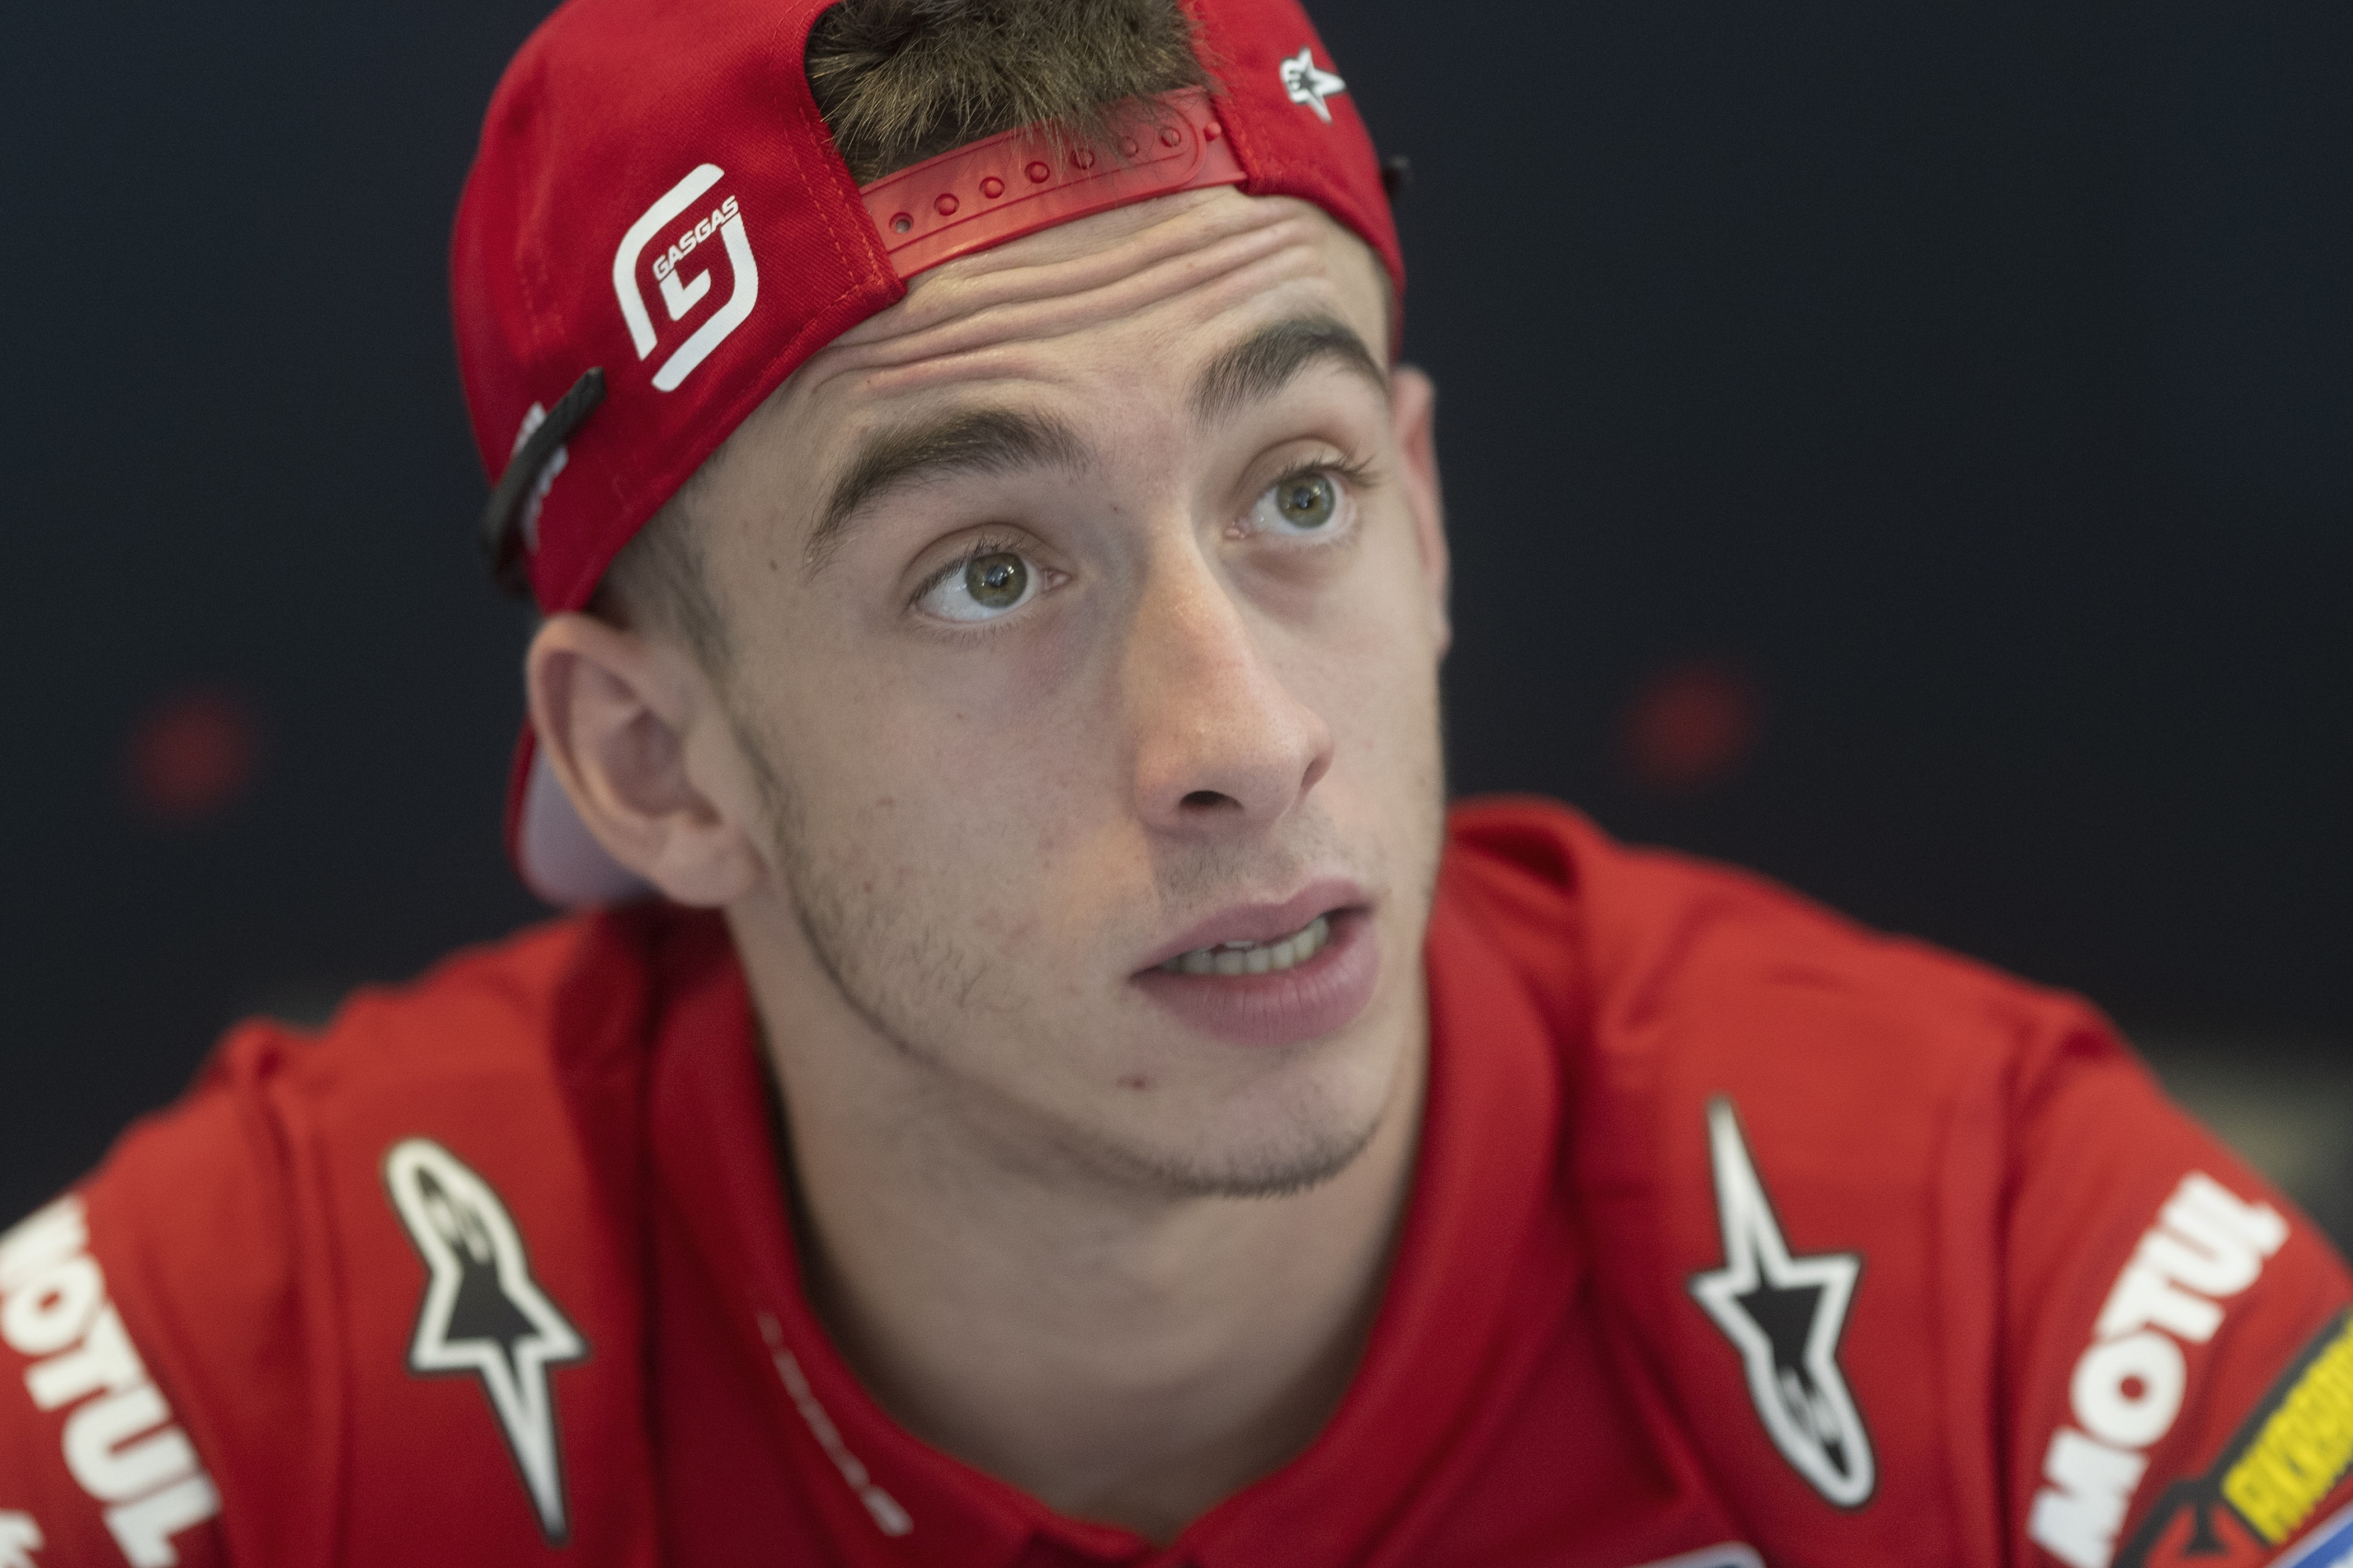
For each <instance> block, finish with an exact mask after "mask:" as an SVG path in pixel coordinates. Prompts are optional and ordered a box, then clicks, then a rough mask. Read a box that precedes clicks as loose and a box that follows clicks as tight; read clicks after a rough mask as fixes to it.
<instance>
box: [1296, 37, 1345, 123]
mask: <svg viewBox="0 0 2353 1568" xmlns="http://www.w3.org/2000/svg"><path fill="white" fill-rule="evenodd" d="M1282 90H1283V91H1285V92H1287V93H1289V94H1290V95H1291V101H1292V102H1293V103H1303V104H1305V105H1307V107H1308V108H1310V109H1312V110H1314V111H1315V118H1316V119H1318V120H1321V121H1322V122H1324V124H1326V125H1329V124H1331V123H1332V111H1331V108H1330V107H1329V106H1328V105H1327V104H1325V103H1324V100H1325V99H1327V98H1329V97H1331V96H1332V95H1333V94H1335V93H1340V92H1345V91H1347V90H1348V84H1347V83H1346V82H1345V81H1342V80H1341V79H1339V78H1338V77H1336V76H1334V75H1333V74H1332V73H1331V72H1330V71H1328V70H1319V69H1316V66H1315V58H1314V50H1313V49H1302V50H1300V51H1299V52H1298V53H1297V54H1295V55H1293V56H1292V57H1291V58H1289V59H1287V60H1285V61H1283V62H1282Z"/></svg>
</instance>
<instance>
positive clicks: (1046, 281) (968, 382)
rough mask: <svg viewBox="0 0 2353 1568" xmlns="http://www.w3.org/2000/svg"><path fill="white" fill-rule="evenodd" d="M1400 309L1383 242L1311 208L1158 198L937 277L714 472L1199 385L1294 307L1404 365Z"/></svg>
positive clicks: (839, 456)
mask: <svg viewBox="0 0 2353 1568" xmlns="http://www.w3.org/2000/svg"><path fill="white" fill-rule="evenodd" d="M1390 313H1391V301H1390V298H1389V292H1388V281H1387V279H1386V277H1385V275H1384V274H1383V273H1382V271H1381V270H1380V267H1379V264H1378V262H1377V260H1375V258H1374V256H1373V253H1372V251H1371V250H1370V249H1368V248H1367V247H1366V245H1365V244H1364V242H1363V241H1361V240H1359V239H1358V238H1356V237H1355V236H1354V235H1353V234H1350V233H1349V232H1348V231H1347V230H1345V228H1341V227H1340V226H1339V225H1338V224H1337V223H1335V222H1334V221H1333V220H1332V219H1331V218H1330V217H1326V216H1325V215H1324V213H1323V212H1322V211H1321V210H1319V209H1318V208H1316V207H1312V206H1310V205H1308V204H1306V203H1303V202H1299V201H1294V200H1291V199H1288V198H1283V197H1261V196H1243V195H1241V194H1240V193H1239V192H1237V191H1233V190H1231V189H1218V190H1212V191H1203V192H1190V193H1186V194H1184V195H1181V196H1166V197H1161V198H1158V199H1156V200H1154V201H1148V202H1141V203H1138V204H1136V205H1135V206H1134V207H1123V208H1119V209H1116V210H1114V211H1112V212H1107V213H1101V214H1097V215H1095V216H1094V217H1089V218H1084V219H1082V220H1080V221H1078V222H1075V223H1070V224H1065V225H1062V226H1061V227H1060V228H1053V229H1049V230H1046V231H1044V232H1042V233H1039V234H1034V235H1029V236H1026V237H1025V238H1021V239H1019V240H1016V241H1014V242H1013V243H1011V244H1008V245H1004V246H1000V247H997V249H993V250H988V251H984V252H981V253H980V254H978V255H976V256H969V257H965V258H961V259H959V260H956V261H953V262H950V263H948V264H947V265H945V266H943V267H939V268H935V269H934V270H931V271H929V272H925V273H923V274H921V275H920V276H918V277H917V278H916V279H915V280H914V281H913V283H912V284H911V286H910V288H909V291H908V293H907V296H906V298H905V299H903V300H902V301H901V302H899V303H897V304H896V305H893V306H892V308H891V309H889V310H887V311H884V312H881V313H879V314H877V315H875V316H874V317H872V318H871V319H870V320H868V321H866V322H864V323H860V325H859V326H857V327H855V328H853V329H851V330H850V331H849V332H848V333H845V334H842V336H840V337H839V338H838V339H836V340H835V341H834V342H833V343H832V344H828V346H827V347H825V348H824V349H822V350H820V351H819V352H818V354H816V355H812V356H811V357H810V359H809V360H808V361H807V363H806V364H805V365H803V366H801V367H800V368H799V369H798V370H797V371H796V372H795V373H794V374H793V375H792V376H791V377H789V378H788V379H787V380H786V382H785V384H784V385H783V386H782V387H778V388H777V390H776V394H775V395H774V396H773V397H770V398H769V399H768V400H767V402H766V403H765V405H763V406H762V408H760V409H759V410H757V411H756V412H755V413H754V414H753V415H752V417H751V418H747V419H746V420H745V421H744V425H743V426H742V427H741V428H740V429H738V430H737V432H736V433H735V435H734V436H733V437H732V438H731V439H730V440H729V441H728V443H727V445H726V446H725V447H723V449H722V450H721V452H720V454H719V457H718V459H717V460H716V461H715V462H714V464H713V467H714V469H717V470H719V471H721V472H722V473H723V472H724V471H727V470H729V469H732V468H733V467H735V466H737V465H738V464H739V463H742V462H745V461H750V462H754V463H758V464H759V466H762V467H765V466H766V461H789V462H790V463H791V464H792V466H793V467H794V468H795V469H796V470H797V471H799V472H800V473H802V474H805V475H808V476H810V477H811V478H816V479H821V478H822V477H823V476H825V475H827V474H829V473H830V472H832V471H833V470H834V469H835V468H837V467H838V466H839V464H840V463H841V462H842V461H844V459H845V455H846V453H847V451H848V450H849V448H850V447H851V446H852V445H854V444H855V442H856V441H857V440H858V439H859V438H860V436H861V435H863V434H865V433H867V432H870V431H871V430H872V429H876V428H878V427H880V426H882V425H885V424H887V423H889V422H891V421H892V420H894V419H898V418H906V417H909V416H912V415H919V414H923V413H926V412H933V411H936V410H938V409H940V408H952V407H955V406H956V405H958V404H962V403H970V402H976V401H995V402H1003V401H1006V400H1008V398H1009V399H1014V400H1019V399H1021V398H1022V397H1024V396H1025V394H1026V395H1027V396H1028V397H1055V396H1056V395H1057V394H1058V393H1060V392H1068V391H1071V390H1083V389H1088V388H1089V387H1091V386H1092V387H1094V389H1097V390H1099V389H1100V387H1099V384H1101V383H1102V382H1103V381H1104V380H1105V379H1106V378H1108V379H1110V380H1112V381H1114V382H1115V383H1116V384H1117V385H1119V386H1120V387H1124V388H1130V389H1142V390H1145V392H1146V393H1147V394H1148V392H1149V390H1150V388H1151V387H1155V386H1159V387H1165V388H1166V391H1167V392H1169V393H1171V394H1174V395H1177V396H1181V395H1182V393H1183V391H1184V390H1185V389H1186V388H1187V387H1189V386H1190V384H1191V382H1192V380H1193V378H1194V377H1195V376H1198V373H1199V372H1200V371H1201V369H1202V368H1203V367H1204V366H1208V364H1209V363H1210V362H1211V361H1213V360H1214V359H1216V358H1217V357H1218V356H1219V355H1220V354H1222V353H1224V352H1226V351H1227V350H1228V349H1229V348H1230V347H1232V346H1233V345H1234V344H1237V343H1239V342H1240V341H1241V340H1242V339H1244V338H1246V337H1247V336H1249V335H1250V334H1251V333H1252V332H1254V331H1256V330H1259V329H1261V328H1263V327H1264V326H1266V325H1267V324H1268V323H1272V322H1277V321H1281V320H1283V319H1285V318H1306V319H1318V320H1324V321H1336V322H1338V323H1342V324H1344V325H1345V326H1346V327H1348V328H1349V329H1350V330H1352V331H1353V332H1354V333H1355V334H1356V335H1357V336H1359V337H1360V338H1362V340H1363V341H1364V343H1365V344H1366V346H1367V347H1368V348H1369V349H1370V350H1371V352H1372V353H1373V355H1375V356H1376V358H1377V359H1378V360H1379V361H1380V362H1382V363H1386V362H1387V358H1388V353H1389V338H1390V333H1389V317H1390ZM1085 408H1086V405H1085V404H1084V403H1083V402H1081V403H1080V404H1079V405H1078V407H1077V408H1076V410H1075V411H1077V412H1079V413H1080V414H1081V415H1083V413H1084V411H1085ZM764 460H765V461H764Z"/></svg>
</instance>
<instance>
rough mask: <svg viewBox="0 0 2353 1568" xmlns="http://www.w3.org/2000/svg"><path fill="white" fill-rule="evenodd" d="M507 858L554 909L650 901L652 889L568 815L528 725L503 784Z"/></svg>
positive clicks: (568, 804) (576, 816)
mask: <svg viewBox="0 0 2353 1568" xmlns="http://www.w3.org/2000/svg"><path fill="white" fill-rule="evenodd" d="M507 853H508V855H509V856H511V857H512V859H513V861H514V864H515V869H516V870H517V871H518V872H520V873H522V880H523V885H524V886H526V887H528V888H530V889H531V890H532V891H533V893H535V894H537V895H539V896H540V897H542V898H543V899H545V900H546V901H547V902H548V903H550V904H553V905H554V906H556V907H557V908H559V909H580V908H585V907H587V906H593V905H599V904H634V903H636V902H638V900H639V899H643V898H650V897H652V896H654V887H653V885H652V884H650V883H649V882H647V881H646V880H645V879H644V878H643V877H641V876H639V875H638V874H637V873H635V872H633V871H631V870H629V869H628V867H627V866H624V865H623V864H622V863H620V862H619V861H617V860H615V859H614V858H613V857H612V856H611V855H609V854H607V853H605V846H604V845H602V844H600V843H598V842H596V835H595V834H594V833H592V832H589V831H588V824H587V823H586V822H584V821H581V820H580V813H579V812H578V811H576V810H573V807H572V797H571V796H569V795H567V794H565V792H564V785H563V784H562V783H561V782H560V781H559V780H558V779H556V777H555V770H554V768H550V767H549V766H548V765H547V759H546V758H543V757H542V756H541V755H540V754H539V743H538V736H535V735H533V732H532V727H531V726H530V725H529V724H528V723H526V724H525V725H524V726H522V736H520V737H519V738H518V739H517V741H516V743H515V754H514V767H513V769H512V772H510V774H509V775H508V779H507Z"/></svg>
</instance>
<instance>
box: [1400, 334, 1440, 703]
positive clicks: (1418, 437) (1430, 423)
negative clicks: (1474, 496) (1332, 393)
mask: <svg viewBox="0 0 2353 1568" xmlns="http://www.w3.org/2000/svg"><path fill="white" fill-rule="evenodd" d="M1389 418H1390V423H1391V430H1392V433H1393V434H1394V435H1395V437H1396V439H1397V444H1398V455H1399V457H1401V458H1402V459H1403V460H1404V469H1403V471H1402V472H1401V473H1400V475H1399V478H1400V479H1401V480H1402V481H1403V482H1404V485H1405V495H1406V504H1407V505H1408V506H1409V507H1410V508H1412V511H1413V534H1414V542H1415V544H1416V545H1417V546H1419V549H1420V551H1421V570H1422V577H1423V578H1424V579H1425V581H1426V582H1427V583H1428V585H1429V589H1430V625H1431V626H1432V627H1433V628H1434V629H1435V631H1436V634H1437V642H1438V652H1439V654H1440V657H1443V656H1444V655H1445V652H1446V650H1447V649H1448V648H1449V647H1451V645H1452V644H1453V641H1454V621H1453V619H1452V617H1451V614H1450V613H1449V612H1448V609H1447V599H1448V595H1449V591H1450V588H1451V577H1450V574H1451V562H1450V560H1449V557H1448V556H1447V551H1446V502H1445V498H1444V496H1443V495H1442V494H1441V493H1440V491H1439V488H1438V384H1437V383H1436V382H1434V381H1432V380H1430V377H1429V376H1427V375H1425V374H1424V373H1423V372H1421V371H1420V370H1418V369H1416V368H1415V367H1414V366H1410V365H1400V366H1398V367H1397V368H1396V369H1395V370H1393V371H1391V372H1390V373H1389Z"/></svg>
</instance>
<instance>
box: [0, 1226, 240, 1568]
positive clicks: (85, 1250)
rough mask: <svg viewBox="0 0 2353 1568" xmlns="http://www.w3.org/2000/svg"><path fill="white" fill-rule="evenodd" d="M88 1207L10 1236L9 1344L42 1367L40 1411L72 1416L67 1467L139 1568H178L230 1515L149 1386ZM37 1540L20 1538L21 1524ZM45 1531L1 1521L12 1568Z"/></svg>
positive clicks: (3, 1555) (36, 1374) (1, 1260)
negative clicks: (211, 1524)
mask: <svg viewBox="0 0 2353 1568" xmlns="http://www.w3.org/2000/svg"><path fill="white" fill-rule="evenodd" d="M89 1246H90V1234H89V1227H88V1223H87V1221H86V1219H85V1217H84V1214H83V1210H82V1204H81V1200H80V1199H79V1198H77V1197H71V1196H68V1197H65V1198H60V1199H58V1201H57V1202H54V1203H52V1204H50V1205H49V1206H48V1207H47V1208H46V1209H43V1210H41V1211H40V1212H39V1213H36V1214H34V1215H33V1216H32V1217H31V1218H29V1219H27V1220H25V1221H24V1222H22V1223H21V1224H18V1225H17V1226H16V1228H15V1229H13V1230H11V1231H10V1232H9V1233H8V1234H6V1235H5V1236H0V1340H6V1341H7V1344H8V1347H9V1349H11V1350H13V1351H16V1353H17V1354H18V1355H21V1356H25V1357H27V1358H31V1359H33V1361H34V1364H33V1365H32V1366H30V1367H28V1368H26V1372H25V1386H26V1391H27V1392H28V1393H31V1395H32V1399H33V1404H34V1406H35V1407H36V1408H37V1409H40V1410H45V1411H50V1410H62V1409H65V1408H66V1407H68V1406H71V1407H72V1409H71V1412H70V1413H69V1414H68V1415H67V1416H66V1423H65V1438H64V1450H65V1454H64V1457H65V1464H66V1469H67V1471H68V1472H69V1474H70V1475H71V1476H72V1477H73V1478H74V1480H75V1481H76V1482H77V1483H78V1484H79V1486H80V1487H81V1489H82V1490H84V1491H86V1492H88V1493H89V1494H90V1496H91V1497H92V1498H94V1499H97V1500H98V1501H100V1502H103V1503H111V1504H114V1505H115V1506H114V1507H111V1508H110V1509H108V1510H106V1523H107V1528H108V1529H109V1530H111V1531H112V1532H113V1534H114V1540H115V1543H116V1544H117V1545H119V1546H120V1547H121V1549H122V1554H123V1556H124V1557H125V1558H126V1559H127V1560H128V1561H129V1562H130V1563H132V1568H174V1564H175V1563H178V1562H179V1561H180V1554H179V1552H178V1550H177V1549H176V1548H175V1547H174V1546H173V1544H172V1537H173V1536H174V1535H176V1534H178V1533H179V1532H180V1531H184V1530H188V1529H191V1528H193V1527H194V1526H195V1525H199V1524H202V1523H203V1522H204V1521H205V1520H208V1519H213V1518H216V1517H217V1516H218V1515H219V1513H220V1494H219V1491H218V1490H217V1489H216V1488H215V1487H214V1485H213V1478H212V1477H211V1476H209V1475H207V1474H206V1471H205V1468H204V1466H203V1464H202V1463H201V1462H200V1461H199V1460H198V1459H197V1457H196V1450H195V1445H194V1444H192V1443H190V1442H189V1441H188V1437H187V1434H186V1433H185V1432H183V1431H182V1430H181V1429H180V1427H179V1425H178V1423H176V1422H175V1421H174V1419H173V1416H172V1406H171V1404H170V1403H169V1402H168V1401H166V1400H165V1399H164V1392H163V1390H161V1389H159V1388H157V1387H156V1386H155V1383H154V1380H153V1378H152V1377H150V1376H149V1375H148V1372H147V1363H146V1362H145V1361H143V1360H142V1358H141V1357H140V1354H139V1351H138V1348H137V1347H136V1346H134V1345H133V1344H132V1342H131V1336H130V1334H129V1333H128V1332H126V1331H125V1330H124V1328H123V1323H122V1318H121V1314H120V1313H118V1312H117V1311H116V1310H115V1309H114V1305H113V1303H112V1302H111V1301H109V1300H108V1299H107V1294H106V1275H105V1273H104V1271H103V1270H101V1269H100V1267H99V1264H98V1260H97V1259H96V1258H95V1257H92V1256H91V1255H90V1251H89ZM13 1520H24V1523H25V1525H26V1528H27V1529H29V1530H31V1531H32V1533H31V1534H30V1535H29V1536H26V1535H24V1534H23V1533H22V1532H21V1531H20V1532H18V1534H17V1535H16V1537H14V1538H12V1537H11V1536H10V1535H9V1533H8V1531H9V1530H10V1529H11V1528H12V1526H11V1521H13ZM40 1544H41V1535H40V1531H39V1529H38V1528H37V1527H36V1526H34V1525H33V1523H32V1520H30V1519H28V1518H26V1516H24V1515H22V1514H11V1513H0V1568H15V1564H16V1563H20V1562H23V1561H24V1557H23V1553H22V1552H21V1551H18V1550H17V1549H18V1548H20V1547H21V1548H25V1549H36V1550H37V1549H38V1548H39V1546H40Z"/></svg>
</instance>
